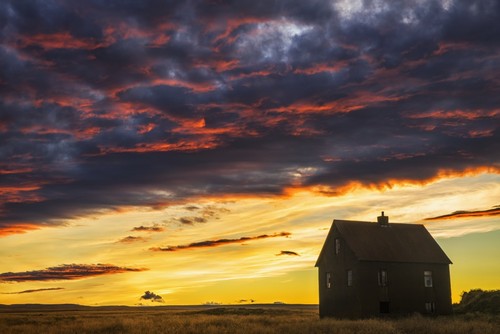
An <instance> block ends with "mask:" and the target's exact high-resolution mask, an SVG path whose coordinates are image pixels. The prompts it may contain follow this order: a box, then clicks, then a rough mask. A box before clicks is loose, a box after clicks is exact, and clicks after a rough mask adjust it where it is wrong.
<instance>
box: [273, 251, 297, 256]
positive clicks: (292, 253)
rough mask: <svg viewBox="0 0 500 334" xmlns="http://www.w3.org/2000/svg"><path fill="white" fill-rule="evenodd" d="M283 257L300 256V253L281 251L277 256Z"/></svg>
mask: <svg viewBox="0 0 500 334" xmlns="http://www.w3.org/2000/svg"><path fill="white" fill-rule="evenodd" d="M281 255H289V256H300V254H299V253H296V252H292V251H286V250H285V251H283V250H282V251H281V252H279V253H278V254H276V256H281Z"/></svg>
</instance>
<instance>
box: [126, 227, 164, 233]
mask: <svg viewBox="0 0 500 334" xmlns="http://www.w3.org/2000/svg"><path fill="white" fill-rule="evenodd" d="M131 231H132V232H163V231H165V228H164V227H161V226H157V225H154V226H143V225H141V226H136V227H134V228H133V229H132V230H131Z"/></svg>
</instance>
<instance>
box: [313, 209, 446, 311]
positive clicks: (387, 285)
mask: <svg viewBox="0 0 500 334" xmlns="http://www.w3.org/2000/svg"><path fill="white" fill-rule="evenodd" d="M450 264H451V261H450V259H449V258H448V257H447V256H446V254H445V253H444V252H443V250H442V249H441V247H439V245H438V244H437V242H436V241H435V240H434V238H433V237H432V236H431V235H430V234H429V232H428V231H427V229H426V228H425V227H424V226H423V225H416V224H392V223H391V224H389V217H388V216H384V213H383V212H382V216H380V217H378V223H371V222H360V221H347V220H334V221H333V224H332V227H331V228H330V232H329V233H328V236H327V238H326V241H325V244H324V245H323V248H322V250H321V253H320V255H319V257H318V261H317V262H316V267H318V269H319V313H320V316H321V317H325V316H338V317H368V316H374V315H381V314H386V313H389V314H407V313H413V312H419V313H428V314H449V313H451V312H452V309H451V288H450V271H449V265H450Z"/></svg>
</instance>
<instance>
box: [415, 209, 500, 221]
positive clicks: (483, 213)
mask: <svg viewBox="0 0 500 334" xmlns="http://www.w3.org/2000/svg"><path fill="white" fill-rule="evenodd" d="M498 215H500V206H495V207H494V208H492V209H488V210H476V211H464V210H460V211H455V212H452V213H449V214H445V215H441V216H436V217H429V218H425V219H424V220H443V219H458V218H478V217H489V216H498Z"/></svg>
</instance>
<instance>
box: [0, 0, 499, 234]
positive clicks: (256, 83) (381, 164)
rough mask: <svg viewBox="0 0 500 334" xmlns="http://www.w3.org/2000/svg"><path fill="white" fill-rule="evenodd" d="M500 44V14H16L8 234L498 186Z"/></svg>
mask: <svg viewBox="0 0 500 334" xmlns="http://www.w3.org/2000/svg"><path fill="white" fill-rule="evenodd" d="M499 34H500V4H499V3H498V1H494V0H489V1H488V0H484V1H479V0H477V1H453V0H450V1H444V0H443V1H440V0H425V1H412V0H406V1H398V2H394V1H378V2H366V1H365V2H360V3H358V2H350V1H326V0H325V1H322V0H315V1H298V0H293V1H284V0H283V1H282V0H279V1H272V2H269V1H263V0H262V1H260V0H259V1H190V2H179V1H159V0H148V1H127V2H123V1H98V0H92V1H85V2H69V1H30V2H26V1H3V2H2V3H1V4H0V36H1V38H0V40H1V41H2V42H1V45H0V93H1V96H2V98H1V99H0V143H2V144H1V145H0V176H1V178H0V203H1V204H0V235H6V234H10V233H19V232H23V231H28V230H32V229H36V228H40V227H43V226H50V225H65V224H67V223H68V221H69V220H71V219H75V218H79V217H84V216H88V215H91V214H98V213H100V212H106V211H110V210H111V211H112V210H120V209H122V208H123V207H150V208H158V207H165V206H167V205H171V204H179V203H185V202H187V201H189V200H190V199H192V198H199V197H203V196H228V195H229V196H231V195H261V194H265V195H280V194H283V193H284V192H285V191H287V189H289V188H292V187H310V186H311V187H316V186H319V188H321V189H324V191H325V192H327V193H329V194H339V193H342V192H343V191H345V190H346V189H348V186H349V185H350V184H361V185H364V186H380V185H384V184H387V182H389V180H390V182H398V181H402V180H404V181H426V180H429V179H433V178H435V177H437V176H438V175H439V174H440V173H441V172H442V171H446V172H448V173H453V172H456V173H458V174H460V173H462V172H464V171H474V170H489V171H491V172H498V161H499V155H498V153H497V152H500V147H499V144H498V143H500V140H499V138H498V136H499V133H498V125H497V124H498V121H497V120H498V117H499V111H498V105H499V103H500V97H499V95H498V93H497V92H498V90H499V87H500V81H499V79H498V77H499V75H498V74H499V72H500V57H499V56H498V48H499V47H500V42H499V41H500V40H499V39H498V38H497V36H498V35H499ZM325 186H326V187H325ZM192 211H196V210H195V209H192ZM216 218H217V217H216V215H214V216H208V215H207V214H203V213H202V214H193V215H188V216H186V217H181V218H180V219H181V220H180V222H181V223H184V224H193V223H198V222H203V221H208V222H209V221H210V219H216ZM197 220H198V221H197Z"/></svg>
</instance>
